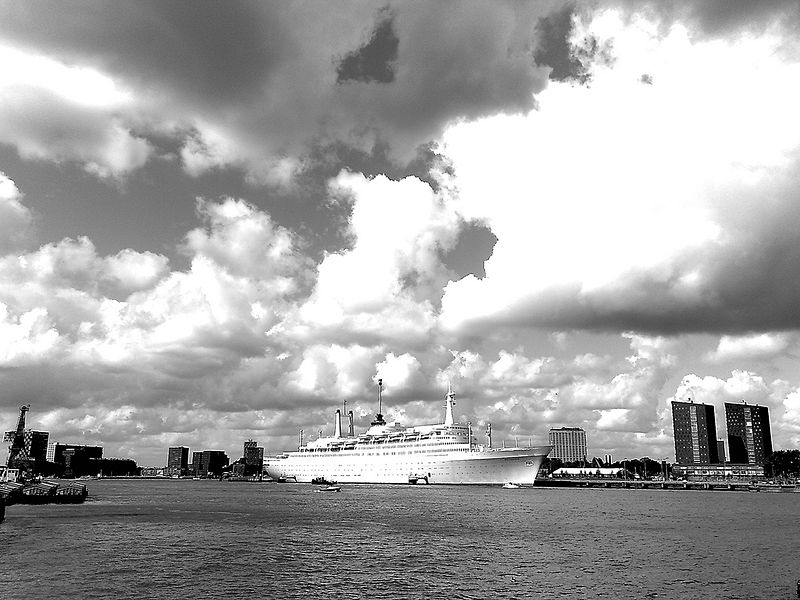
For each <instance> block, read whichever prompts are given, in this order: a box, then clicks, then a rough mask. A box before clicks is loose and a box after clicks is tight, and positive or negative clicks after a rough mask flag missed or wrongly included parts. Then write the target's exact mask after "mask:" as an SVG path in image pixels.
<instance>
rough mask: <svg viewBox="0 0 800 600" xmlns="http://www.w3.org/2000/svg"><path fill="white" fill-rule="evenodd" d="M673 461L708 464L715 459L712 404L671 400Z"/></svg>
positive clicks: (716, 461) (715, 445) (715, 440)
mask: <svg viewBox="0 0 800 600" xmlns="http://www.w3.org/2000/svg"><path fill="white" fill-rule="evenodd" d="M672 431H673V437H674V440H675V462H676V463H678V464H681V465H708V464H716V463H718V462H719V454H718V451H717V424H716V420H715V419H714V407H713V406H712V405H710V404H700V403H695V402H691V401H689V402H678V401H676V400H673V402H672Z"/></svg>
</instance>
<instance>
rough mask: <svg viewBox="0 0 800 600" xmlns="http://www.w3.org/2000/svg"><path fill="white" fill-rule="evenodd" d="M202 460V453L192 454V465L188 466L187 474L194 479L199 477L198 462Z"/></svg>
mask: <svg viewBox="0 0 800 600" xmlns="http://www.w3.org/2000/svg"><path fill="white" fill-rule="evenodd" d="M202 460H203V453H202V452H192V464H191V465H189V473H191V474H192V475H194V476H195V477H200V475H198V470H199V469H200V462H201V461H202Z"/></svg>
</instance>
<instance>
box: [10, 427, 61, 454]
mask: <svg viewBox="0 0 800 600" xmlns="http://www.w3.org/2000/svg"><path fill="white" fill-rule="evenodd" d="M14 434H15V432H14V431H7V432H6V434H5V436H4V439H6V440H13V439H14ZM23 437H24V440H25V455H26V456H27V457H28V458H29V459H30V460H33V461H36V462H44V461H46V460H47V443H48V441H49V439H50V433H49V432H47V431H34V430H33V429H24V430H23Z"/></svg>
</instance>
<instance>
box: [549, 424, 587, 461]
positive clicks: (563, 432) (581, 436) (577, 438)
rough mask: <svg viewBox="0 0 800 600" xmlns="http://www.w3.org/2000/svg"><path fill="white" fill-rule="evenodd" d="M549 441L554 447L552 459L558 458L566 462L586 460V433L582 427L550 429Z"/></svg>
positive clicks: (551, 452)
mask: <svg viewBox="0 0 800 600" xmlns="http://www.w3.org/2000/svg"><path fill="white" fill-rule="evenodd" d="M548 441H549V443H550V445H551V446H552V447H553V449H552V450H551V451H550V458H558V459H560V460H562V461H564V462H579V461H584V460H586V432H585V431H584V430H583V429H581V428H580V427H561V428H559V429H550V433H549V435H548Z"/></svg>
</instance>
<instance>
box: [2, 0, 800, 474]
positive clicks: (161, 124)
mask: <svg viewBox="0 0 800 600" xmlns="http://www.w3.org/2000/svg"><path fill="white" fill-rule="evenodd" d="M156 24H157V26H154V25H156ZM798 26H800V8H798V6H797V4H796V3H795V2H781V1H778V2H770V3H753V4H752V5H749V4H747V3H726V2H691V1H690V0H673V1H671V2H666V3H661V2H658V3H656V2H612V1H608V2H606V1H600V2H591V3H589V2H574V3H568V4H564V3H556V2H549V1H541V2H538V1H537V2H519V3H487V4H481V3H473V4H458V5H457V8H453V7H452V6H451V5H447V4H440V3H411V2H375V3H363V2H358V3H355V2H341V3H337V4H336V6H335V7H333V6H332V5H331V6H328V5H325V6H320V5H319V4H316V3H304V2H288V3H272V2H266V3H259V4H246V3H241V4H240V3H236V2H234V3H225V4H215V3H192V4H188V3H186V4H183V3H176V4H171V3H170V4H164V3H159V2H147V1H145V2H141V3H138V2H137V3H135V5H134V4H131V5H128V4H124V5H118V4H117V3H111V2H97V3H92V5H91V6H89V5H79V6H72V5H70V6H65V5H63V4H62V3H57V2H51V1H45V0H40V1H37V2H31V3H25V5H24V6H17V5H15V4H7V5H3V6H2V8H0V58H2V60H3V64H4V65H5V69H4V78H3V80H2V81H0V389H2V390H3V393H2V394H0V422H3V423H6V425H4V427H5V429H6V430H7V429H12V428H13V424H14V423H15V422H16V418H17V412H18V407H19V406H20V405H23V404H31V413H30V415H29V422H28V426H29V427H31V428H32V429H35V430H43V431H50V432H51V435H52V436H54V437H55V438H57V439H62V440H70V441H71V442H74V443H76V444H86V445H98V446H102V447H103V448H105V449H106V452H107V454H108V455H109V456H115V457H119V458H134V459H135V460H137V462H139V463H140V464H159V463H160V462H161V461H163V460H164V457H165V449H166V448H168V447H174V446H189V447H191V448H198V447H202V448H216V449H220V450H222V451H224V452H226V453H227V454H228V455H230V456H238V452H239V451H240V450H241V449H242V445H241V444H242V440H247V439H256V440H259V442H260V444H261V445H262V446H263V447H264V448H265V450H266V451H267V452H271V453H275V452H279V451H281V450H283V449H287V448H293V447H295V446H296V445H297V439H298V431H299V430H300V429H303V430H304V431H305V432H306V438H307V439H311V438H313V437H315V436H316V432H318V431H320V430H323V431H324V432H325V433H326V434H330V433H332V431H333V416H334V412H335V411H336V410H337V409H343V408H345V407H344V406H343V405H344V403H345V402H346V409H344V410H343V411H342V414H346V412H347V411H350V410H352V411H353V414H354V426H355V429H356V433H358V432H362V431H364V430H365V429H366V427H367V426H368V424H369V422H370V421H371V420H372V419H373V418H374V414H375V413H376V412H378V398H377V391H376V384H377V381H378V378H382V380H383V382H384V386H385V390H384V394H383V399H382V402H383V413H384V415H385V416H386V418H387V420H389V421H393V420H399V421H401V422H404V423H422V422H429V423H435V422H439V421H440V420H441V419H442V417H443V409H442V405H443V396H444V394H445V393H446V391H447V389H448V384H451V385H452V387H453V389H454V390H455V392H456V394H457V403H456V405H455V408H454V410H455V413H456V414H455V418H456V419H457V420H458V421H461V422H464V423H466V422H468V421H469V422H471V423H472V425H473V426H474V428H475V431H484V430H485V429H486V426H487V424H489V423H491V425H492V431H493V439H494V444H495V445H497V446H499V445H501V444H502V443H503V442H504V441H505V442H507V443H513V441H514V440H515V439H520V440H528V439H532V440H533V443H534V444H536V443H546V440H547V436H548V431H549V429H550V428H553V427H560V426H564V425H570V426H575V427H580V428H582V429H583V430H585V432H586V435H587V437H588V439H589V440H591V452H590V454H592V453H593V454H595V455H597V456H603V455H605V454H613V455H614V456H617V457H624V456H628V457H641V456H650V457H652V458H654V459H658V460H662V459H663V458H665V457H671V456H673V453H674V444H673V436H672V425H673V423H672V416H671V402H672V401H686V400H688V399H689V398H692V399H694V401H695V402H700V403H705V404H710V405H714V406H715V408H716V409H718V410H719V411H720V413H719V414H722V412H721V411H722V410H723V407H724V404H725V403H726V402H728V403H730V402H733V403H739V402H741V401H746V402H747V403H748V404H752V405H755V404H759V405H762V406H766V407H768V408H769V413H770V419H771V422H772V444H773V447H774V448H775V449H786V448H797V447H800V374H798V373H797V370H796V368H795V364H796V356H797V355H798V353H800V320H799V319H798V315H797V311H796V306H797V304H798V301H800V280H798V278H797V277H796V273H797V271H798V267H800V233H798V232H800V211H798V210H797V206H796V204H797V203H796V198H797V195H798V193H799V192H800V132H798V131H797V128H795V127H792V126H790V124H793V123H794V122H795V121H796V106H797V105H800V42H798V41H797V35H796V31H797V28H798ZM4 431H5V430H4ZM311 432H313V435H311Z"/></svg>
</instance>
